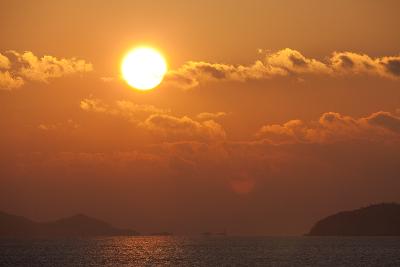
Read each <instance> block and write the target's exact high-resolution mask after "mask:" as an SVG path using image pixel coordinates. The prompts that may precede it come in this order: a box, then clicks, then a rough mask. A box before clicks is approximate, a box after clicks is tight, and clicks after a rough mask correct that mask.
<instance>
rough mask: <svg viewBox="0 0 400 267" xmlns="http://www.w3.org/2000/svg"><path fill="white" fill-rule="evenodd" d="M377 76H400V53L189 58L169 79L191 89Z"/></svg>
mask: <svg viewBox="0 0 400 267" xmlns="http://www.w3.org/2000/svg"><path fill="white" fill-rule="evenodd" d="M305 74H313V75H329V76H333V77H334V76H342V75H373V76H379V77H382V78H389V79H400V56H387V57H381V58H372V57H370V56H368V55H365V54H358V53H353V52H334V53H333V54H332V55H331V56H330V58H328V59H327V60H325V61H320V60H317V59H313V58H307V57H305V56H304V55H303V54H301V53H300V52H299V51H296V50H293V49H290V48H285V49H282V50H280V51H277V52H275V53H268V54H266V55H265V57H264V58H262V59H260V60H257V61H256V62H254V63H253V64H251V65H231V64H223V63H209V62H202V61H200V62H195V61H189V62H187V63H186V64H184V65H183V66H181V67H180V68H178V69H176V70H171V71H170V72H169V73H168V74H167V77H166V81H167V82H169V83H172V84H174V85H176V86H178V87H181V88H183V89H190V88H193V87H196V86H198V85H199V84H201V83H204V82H207V81H242V82H243V81H247V80H261V79H270V78H272V77H276V76H289V75H297V76H301V75H305Z"/></svg>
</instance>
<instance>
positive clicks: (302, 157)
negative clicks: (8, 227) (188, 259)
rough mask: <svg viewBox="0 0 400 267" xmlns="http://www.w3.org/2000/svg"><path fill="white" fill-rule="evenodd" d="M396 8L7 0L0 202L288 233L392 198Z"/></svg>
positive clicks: (140, 221) (397, 118)
mask: <svg viewBox="0 0 400 267" xmlns="http://www.w3.org/2000/svg"><path fill="white" fill-rule="evenodd" d="M82 2H83V3H82ZM399 9H400V4H399V2H398V1H395V0H393V1H389V0H387V1H369V0H364V1H361V0H360V1H357V0H354V1H334V2H332V3H327V2H322V1H311V0H309V1H289V0H285V1H256V0H254V1H235V2H234V3H233V2H232V1H225V0H221V1H201V3H200V2H198V1H196V2H195V1H115V3H113V4H110V2H109V1H44V0H43V1H18V0H17V1H1V2H0V10H1V13H2V15H1V16H0V25H1V27H0V35H1V36H2V38H1V40H2V41H1V42H0V111H1V112H0V129H1V131H0V148H1V149H0V179H1V180H0V182H1V186H0V210H4V211H8V212H11V213H16V214H20V215H24V216H28V217H30V218H33V219H37V220H47V219H54V218H58V217H61V216H68V215H71V214H75V213H86V214H88V215H92V216H95V217H98V218H102V219H105V220H107V221H110V222H112V223H114V224H116V225H120V226H125V227H131V228H134V229H136V230H138V231H143V232H152V231H172V232H176V233H200V232H204V231H221V230H223V229H224V228H227V230H228V231H229V232H232V233H237V234H286V235H287V234H302V233H305V232H306V231H307V230H308V229H309V227H310V226H311V225H312V223H313V222H314V221H315V220H317V219H319V218H320V217H322V216H326V215H328V214H330V213H332V212H336V211H338V210H342V209H352V208H356V207H359V206H365V205H368V204H370V203H376V202H382V201H389V202H391V201H400V194H399V193H400V192H399V188H400V181H399V180H398V178H399V177H400V173H399V166H400V35H399V34H398V29H399V27H400V22H399V20H398V18H397V12H398V10H399ZM143 44H145V45H149V46H152V47H154V48H156V49H158V50H159V51H160V52H162V53H163V54H164V56H165V57H166V59H167V61H168V65H169V67H170V70H169V72H168V73H167V76H166V77H165V79H164V82H163V83H162V84H161V85H160V86H159V87H157V88H156V89H154V90H152V91H150V92H145V93H143V92H139V91H136V90H134V89H132V88H130V87H129V86H128V85H126V83H125V82H123V81H122V79H121V78H120V73H119V70H120V63H121V60H122V56H123V55H124V54H126V52H127V51H129V49H131V48H133V47H135V46H137V45H143ZM294 222H295V223H294Z"/></svg>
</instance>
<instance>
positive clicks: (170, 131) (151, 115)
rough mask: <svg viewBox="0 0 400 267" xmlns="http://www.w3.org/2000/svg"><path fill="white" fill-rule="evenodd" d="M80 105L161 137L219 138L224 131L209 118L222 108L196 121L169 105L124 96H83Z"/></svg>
mask: <svg viewBox="0 0 400 267" xmlns="http://www.w3.org/2000/svg"><path fill="white" fill-rule="evenodd" d="M80 107H81V109H82V110H85V111H92V112H97V113H104V114H109V115H113V116H119V117H122V118H125V119H127V120H129V121H130V122H131V123H134V124H135V125H136V126H137V127H139V128H141V129H145V130H147V131H150V132H151V133H153V134H154V135H156V136H158V137H161V138H162V139H163V140H169V141H172V140H221V139H224V138H225V135H226V134H225V131H224V129H223V128H222V126H221V125H220V124H218V123H217V122H215V121H214V120H212V119H211V117H214V118H217V117H221V116H224V114H225V113H223V112H219V113H207V112H205V113H201V114H203V115H202V119H200V121H196V120H194V119H191V118H189V117H188V116H183V117H177V116H173V115H171V114H170V113H171V111H170V110H169V109H161V108H158V107H155V106H153V105H143V104H136V103H134V102H131V101H128V100H119V101H115V102H114V103H112V104H106V103H104V102H103V101H101V100H100V99H94V98H86V99H83V100H82V101H81V102H80Z"/></svg>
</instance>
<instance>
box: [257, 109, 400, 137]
mask: <svg viewBox="0 0 400 267" xmlns="http://www.w3.org/2000/svg"><path fill="white" fill-rule="evenodd" d="M257 137H258V138H260V139H263V140H265V141H268V142H271V143H274V144H285V143H333V142H338V141H348V140H353V139H356V140H357V139H362V140H375V141H390V140H400V117H399V116H397V115H395V114H392V113H390V112H384V111H380V112H376V113H372V114H371V115H369V116H367V117H362V118H353V117H350V116H345V115H342V114H339V113H335V112H326V113H324V114H322V115H321V117H320V118H319V120H318V121H312V122H308V123H307V122H304V121H302V120H290V121H288V122H286V123H284V124H270V125H265V126H263V127H262V128H261V129H260V130H259V132H258V133H257Z"/></svg>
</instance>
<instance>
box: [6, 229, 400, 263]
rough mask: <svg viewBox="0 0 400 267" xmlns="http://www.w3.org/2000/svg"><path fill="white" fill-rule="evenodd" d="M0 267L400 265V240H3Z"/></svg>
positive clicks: (171, 237) (147, 238) (364, 238)
mask: <svg viewBox="0 0 400 267" xmlns="http://www.w3.org/2000/svg"><path fill="white" fill-rule="evenodd" d="M0 266H400V237H261V236H260V237H254V236H252V237H250V236H149V237H146V236H138V237H107V238H76V239H47V240H46V239H34V240H27V239H26V240H21V239H20V240H15V239H0Z"/></svg>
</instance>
